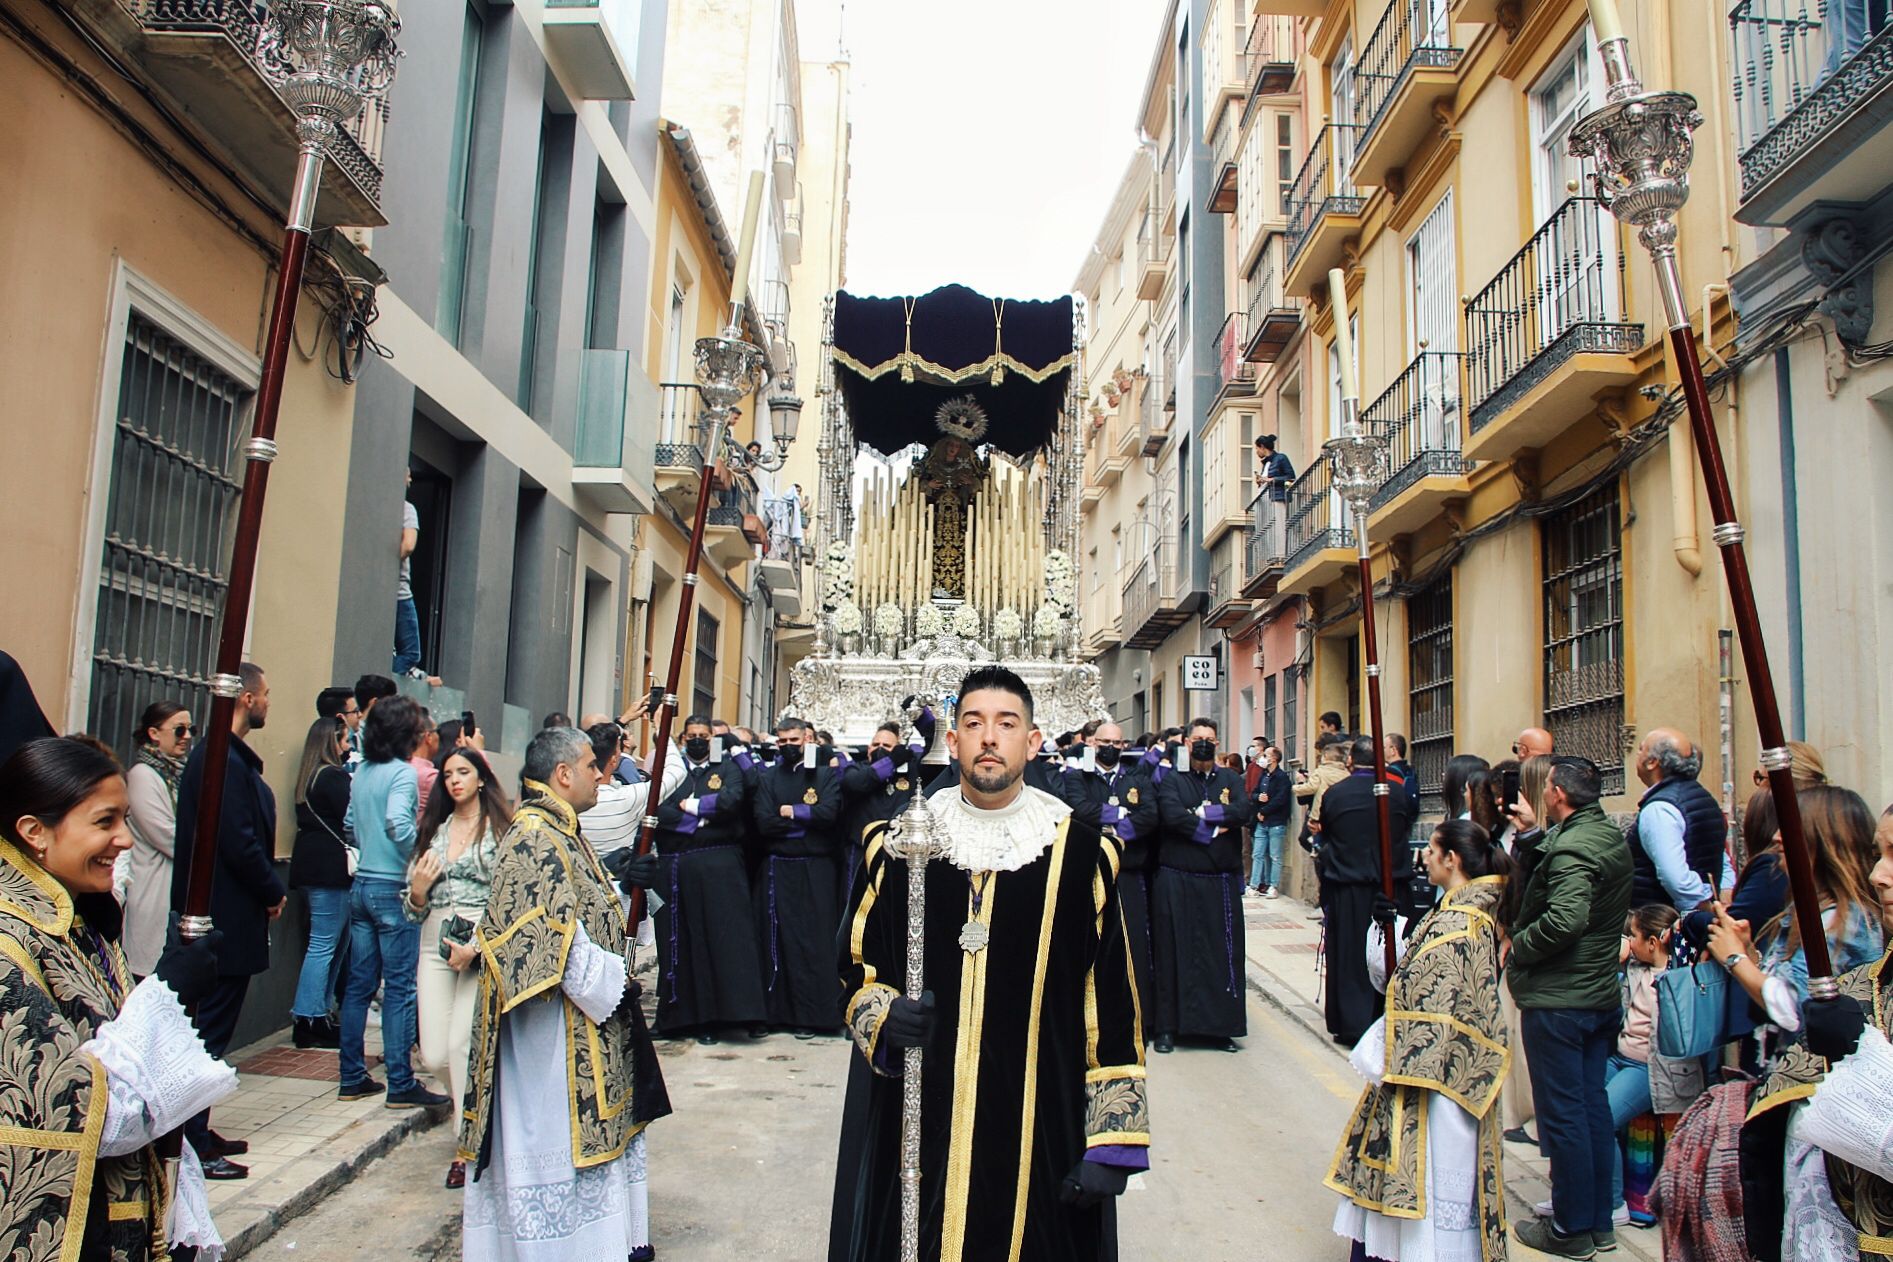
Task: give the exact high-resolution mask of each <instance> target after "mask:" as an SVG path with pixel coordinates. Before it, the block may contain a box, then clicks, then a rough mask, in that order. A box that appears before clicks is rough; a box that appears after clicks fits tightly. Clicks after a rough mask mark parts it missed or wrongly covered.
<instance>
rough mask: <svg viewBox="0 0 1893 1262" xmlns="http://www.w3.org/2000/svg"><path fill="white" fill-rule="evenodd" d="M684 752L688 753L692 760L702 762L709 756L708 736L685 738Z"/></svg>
mask: <svg viewBox="0 0 1893 1262" xmlns="http://www.w3.org/2000/svg"><path fill="white" fill-rule="evenodd" d="M684 753H686V754H688V755H689V756H690V757H691V759H692V760H694V761H696V762H702V761H703V760H704V759H706V758H708V757H709V756H710V738H709V737H707V736H692V737H689V738H687V739H686V740H685V741H684Z"/></svg>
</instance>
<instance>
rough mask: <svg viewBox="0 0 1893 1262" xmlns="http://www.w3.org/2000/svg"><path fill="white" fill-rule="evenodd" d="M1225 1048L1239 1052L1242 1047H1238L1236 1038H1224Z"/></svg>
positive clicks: (1228, 1050) (1227, 1050) (1225, 1049)
mask: <svg viewBox="0 0 1893 1262" xmlns="http://www.w3.org/2000/svg"><path fill="white" fill-rule="evenodd" d="M1223 1050H1224V1051H1225V1052H1239V1051H1241V1050H1242V1049H1241V1048H1240V1047H1237V1046H1236V1040H1234V1039H1224V1040H1223Z"/></svg>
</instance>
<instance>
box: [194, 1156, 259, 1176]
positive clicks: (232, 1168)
mask: <svg viewBox="0 0 1893 1262" xmlns="http://www.w3.org/2000/svg"><path fill="white" fill-rule="evenodd" d="M198 1164H200V1165H202V1166H203V1167H204V1177H205V1178H206V1179H247V1178H249V1177H250V1167H248V1166H240V1165H238V1164H237V1163H236V1162H234V1161H232V1160H230V1158H228V1157H211V1158H209V1159H208V1160H204V1159H201V1158H200V1159H199V1162H198Z"/></svg>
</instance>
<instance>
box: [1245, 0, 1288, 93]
mask: <svg viewBox="0 0 1893 1262" xmlns="http://www.w3.org/2000/svg"><path fill="white" fill-rule="evenodd" d="M1249 22H1250V26H1249V42H1248V44H1247V45H1246V46H1245V47H1244V48H1243V50H1242V55H1243V60H1244V61H1245V62H1246V63H1247V64H1248V71H1249V105H1253V103H1254V101H1255V99H1256V98H1257V97H1259V96H1275V95H1277V94H1279V93H1283V92H1286V91H1288V90H1289V88H1291V87H1293V86H1294V83H1295V59H1296V57H1297V56H1299V55H1300V52H1301V48H1300V44H1299V42H1298V41H1297V39H1296V22H1295V19H1294V18H1292V17H1284V16H1282V15H1280V14H1263V13H1257V14H1254V15H1252V16H1251V17H1250V19H1249ZM1248 108H1249V106H1248V105H1245V107H1244V114H1243V116H1244V117H1245V118H1246V117H1248V113H1247V110H1248Z"/></svg>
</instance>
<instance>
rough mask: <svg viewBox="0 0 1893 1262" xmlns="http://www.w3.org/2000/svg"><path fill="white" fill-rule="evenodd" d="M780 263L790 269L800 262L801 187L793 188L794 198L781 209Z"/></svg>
mask: <svg viewBox="0 0 1893 1262" xmlns="http://www.w3.org/2000/svg"><path fill="white" fill-rule="evenodd" d="M782 261H783V262H784V263H787V264H788V265H789V266H790V267H797V266H799V265H800V264H801V262H802V186H801V185H800V184H798V185H796V186H795V197H794V198H793V199H792V200H791V201H788V202H786V203H784V204H783V207H782Z"/></svg>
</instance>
